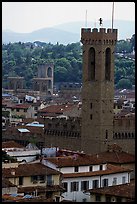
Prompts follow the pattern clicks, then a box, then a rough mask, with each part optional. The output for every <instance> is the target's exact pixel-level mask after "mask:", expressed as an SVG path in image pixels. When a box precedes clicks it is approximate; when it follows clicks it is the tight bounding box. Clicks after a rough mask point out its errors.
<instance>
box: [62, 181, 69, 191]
mask: <svg viewBox="0 0 137 204" xmlns="http://www.w3.org/2000/svg"><path fill="white" fill-rule="evenodd" d="M63 188H64V189H65V192H67V191H68V183H67V182H64V183H63Z"/></svg>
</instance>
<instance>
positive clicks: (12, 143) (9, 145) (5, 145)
mask: <svg viewBox="0 0 137 204" xmlns="http://www.w3.org/2000/svg"><path fill="white" fill-rule="evenodd" d="M2 148H24V146H22V145H20V144H18V143H17V142H15V141H7V142H2Z"/></svg>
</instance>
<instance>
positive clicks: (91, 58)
mask: <svg viewBox="0 0 137 204" xmlns="http://www.w3.org/2000/svg"><path fill="white" fill-rule="evenodd" d="M88 59H89V61H88V80H89V81H90V80H95V49H94V48H93V47H91V48H90V49H89V56H88Z"/></svg>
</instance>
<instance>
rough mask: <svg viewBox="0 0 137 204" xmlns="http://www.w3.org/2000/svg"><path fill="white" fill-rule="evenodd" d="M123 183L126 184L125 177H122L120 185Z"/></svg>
mask: <svg viewBox="0 0 137 204" xmlns="http://www.w3.org/2000/svg"><path fill="white" fill-rule="evenodd" d="M124 183H126V177H125V176H123V177H122V184H124Z"/></svg>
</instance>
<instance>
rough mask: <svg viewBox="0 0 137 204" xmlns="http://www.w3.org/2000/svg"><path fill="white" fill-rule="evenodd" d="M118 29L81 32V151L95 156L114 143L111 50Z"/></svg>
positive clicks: (112, 50)
mask: <svg viewBox="0 0 137 204" xmlns="http://www.w3.org/2000/svg"><path fill="white" fill-rule="evenodd" d="M116 41H117V29H107V31H106V29H105V28H100V29H99V30H98V29H97V28H93V29H92V31H91V29H90V28H82V29H81V42H82V44H83V84H82V129H81V131H82V134H81V150H83V151H84V152H85V153H98V152H101V151H104V150H106V148H107V145H108V144H111V143H112V140H113V117H114V113H113V101H114V49H115V45H116Z"/></svg>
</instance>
